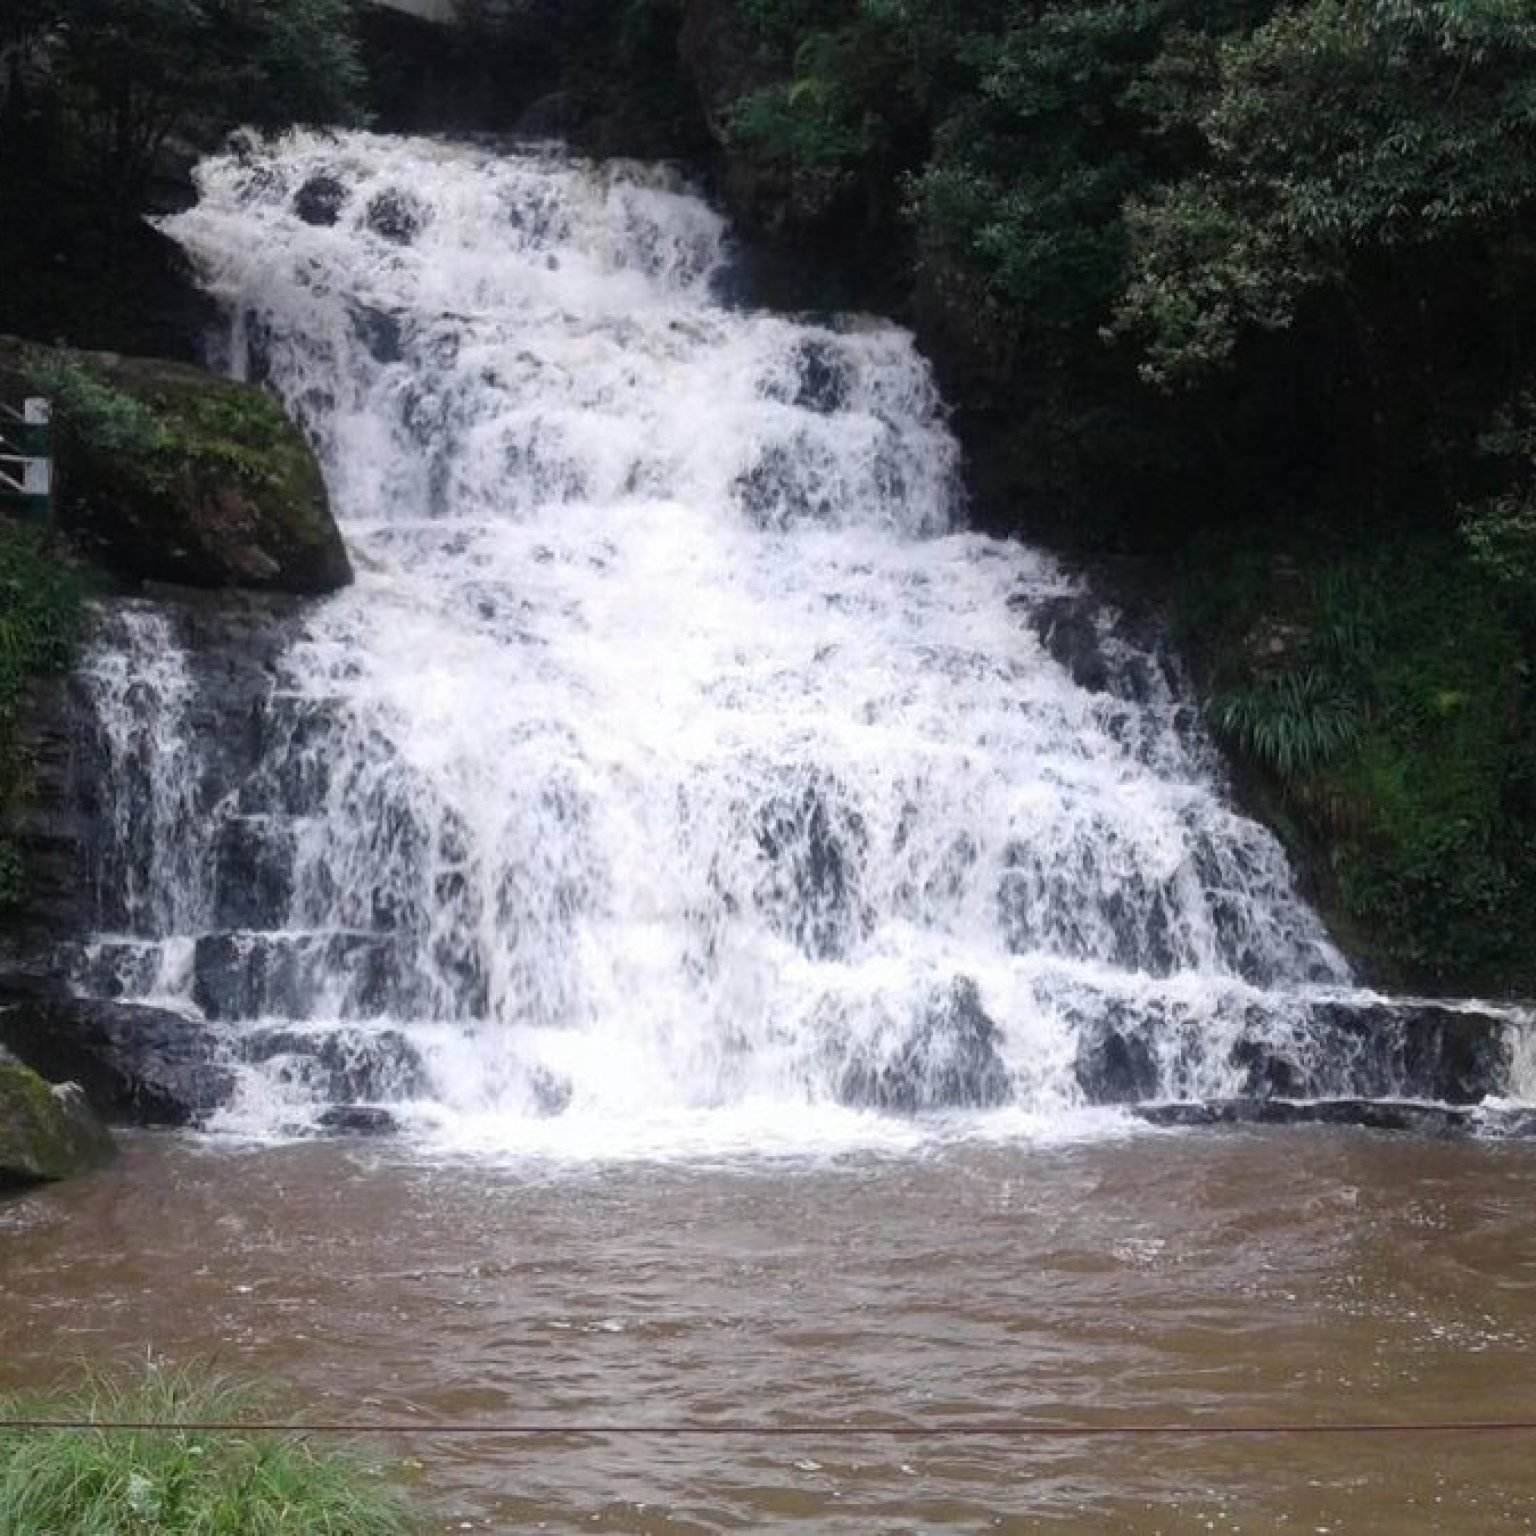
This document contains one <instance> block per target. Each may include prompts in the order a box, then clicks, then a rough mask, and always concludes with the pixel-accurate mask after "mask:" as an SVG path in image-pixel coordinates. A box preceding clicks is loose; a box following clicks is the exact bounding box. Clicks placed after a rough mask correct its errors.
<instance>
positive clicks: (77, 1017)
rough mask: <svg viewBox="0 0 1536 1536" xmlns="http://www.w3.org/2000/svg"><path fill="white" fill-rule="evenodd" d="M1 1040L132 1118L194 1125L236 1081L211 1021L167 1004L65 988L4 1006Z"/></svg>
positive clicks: (106, 1111)
mask: <svg viewBox="0 0 1536 1536" xmlns="http://www.w3.org/2000/svg"><path fill="white" fill-rule="evenodd" d="M0 1045H3V1046H4V1047H5V1048H6V1049H8V1050H9V1051H11V1052H12V1053H13V1054H14V1055H15V1056H16V1057H18V1058H19V1059H20V1060H21V1061H22V1062H24V1063H25V1064H26V1065H27V1066H29V1067H31V1068H32V1070H33V1071H34V1072H37V1073H40V1074H41V1075H42V1076H44V1077H49V1078H55V1079H66V1078H67V1079H68V1080H69V1081H71V1082H75V1083H78V1084H79V1085H80V1087H81V1088H82V1089H83V1090H84V1093H85V1096H86V1098H87V1099H89V1100H90V1103H91V1105H92V1107H93V1108H95V1109H96V1110H97V1111H98V1112H99V1113H100V1114H102V1115H103V1116H105V1117H106V1118H108V1119H110V1120H117V1121H122V1122H126V1123H128V1124H133V1125H189V1124H193V1123H196V1122H197V1121H198V1120H200V1119H201V1118H202V1117H203V1116H205V1115H207V1114H208V1113H209V1112H210V1111H212V1110H214V1109H216V1108H217V1107H218V1106H219V1105H220V1104H221V1103H223V1102H224V1100H225V1099H227V1098H228V1097H229V1094H230V1092H231V1090H232V1088H233V1087H234V1078H233V1075H232V1074H231V1073H230V1071H229V1070H228V1068H226V1067H224V1066H222V1065H221V1064H220V1063H219V1060H218V1053H217V1049H216V1047H215V1044H214V1042H213V1040H212V1039H211V1038H210V1037H209V1034H208V1031H207V1028H206V1026H204V1025H203V1024H201V1023H199V1022H198V1021H197V1020H196V1019H190V1018H187V1017H185V1016H184V1015H182V1014H179V1013H172V1012H170V1011H169V1010H168V1009H164V1008H149V1007H143V1006H140V1005H137V1004H131V1003H114V1002H103V1001H99V1000H96V999H90V998H80V997H71V996H69V995H68V994H67V993H65V992H63V991H62V990H60V991H58V992H56V993H54V994H52V995H41V996H35V997H30V998H25V999H22V1000H20V1001H16V1002H12V1003H10V1004H8V1005H6V1006H5V1007H3V1008H0Z"/></svg>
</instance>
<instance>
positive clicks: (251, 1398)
mask: <svg viewBox="0 0 1536 1536" xmlns="http://www.w3.org/2000/svg"><path fill="white" fill-rule="evenodd" d="M271 1406H272V1405H271V1404H270V1403H268V1402H266V1401H265V1400H264V1399H263V1398H262V1397H261V1396H260V1395H259V1394H256V1393H254V1392H253V1391H252V1389H250V1388H249V1387H247V1386H245V1385H242V1384H239V1383H236V1382H232V1381H230V1380H229V1379H227V1378H223V1377H220V1376H216V1375H213V1374H210V1373H206V1372H195V1371H194V1372H179V1371H172V1370H169V1369H167V1368H164V1367H159V1366H155V1365H151V1366H150V1367H149V1368H148V1369H147V1370H146V1371H145V1372H144V1373H143V1374H142V1376H140V1377H138V1378H137V1379H134V1380H131V1381H126V1382H125V1381H110V1380H105V1379H98V1380H95V1381H93V1382H91V1383H90V1384H89V1385H88V1386H87V1387H85V1388H84V1389H83V1390H81V1391H79V1392H76V1393H72V1394H69V1395H67V1396H64V1397H61V1398H59V1399H57V1400H53V1401H49V1402H44V1403H36V1402H21V1401H16V1400H7V1399H0V1413H3V1414H4V1416H5V1417H7V1418H20V1417H30V1418H69V1419H77V1418H84V1419H95V1420H114V1421H119V1422H121V1421H133V1422H145V1421H153V1422H170V1423H198V1422H201V1423H212V1422H217V1423H221V1424H239V1423H240V1422H242V1421H246V1420H250V1419H253V1418H255V1417H257V1416H258V1415H260V1414H261V1413H262V1412H263V1410H266V1409H269V1408H270V1407H271ZM279 1416H280V1415H279ZM419 1529H420V1526H419V1524H418V1523H417V1522H416V1521H415V1520H414V1519H413V1517H412V1516H411V1514H410V1512H409V1510H408V1507H407V1505H406V1503H405V1501H404V1500H403V1499H402V1497H401V1496H400V1495H399V1494H398V1493H396V1492H395V1491H394V1490H392V1489H391V1488H390V1487H389V1486H388V1485H387V1484H385V1483H384V1481H383V1480H382V1478H381V1475H380V1472H379V1470H378V1468H376V1467H374V1466H372V1465H370V1464H368V1463H367V1462H365V1461H363V1460H362V1459H360V1458H359V1457H358V1456H357V1455H355V1454H354V1453H352V1452H349V1451H346V1450H334V1449H326V1450H320V1449H317V1448H316V1447H315V1446H314V1445H313V1444H311V1443H310V1442H309V1441H307V1440H306V1439H305V1438H304V1437H303V1436H302V1434H300V1433H293V1434H281V1435H274V1434H269V1433H264V1432H260V1431H258V1430H255V1429H252V1430H249V1431H245V1430H240V1429H235V1430H233V1431H224V1432H219V1433H211V1432H210V1433H202V1432H197V1431H188V1432H186V1433H164V1432H149V1431H125V1432H117V1431H106V1430H102V1431H99V1432H94V1431H84V1432H77V1431H45V1430H38V1431H15V1432H5V1433H0V1536H38V1533H40V1532H49V1531H52V1532H59V1533H64V1532H87V1531H89V1532H97V1531H101V1532H107V1531H110V1532H112V1533H114V1536H407V1533H409V1532H411V1531H415V1530H419Z"/></svg>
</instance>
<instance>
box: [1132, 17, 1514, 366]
mask: <svg viewBox="0 0 1536 1536" xmlns="http://www.w3.org/2000/svg"><path fill="white" fill-rule="evenodd" d="M1147 99H1148V100H1149V101H1151V102H1152V103H1153V105H1154V107H1155V108H1156V109H1157V110H1158V112H1159V114H1160V118H1161V126H1162V128H1163V129H1164V131H1167V132H1181V133H1184V134H1187V135H1191V136H1193V138H1194V140H1195V141H1196V142H1197V143H1198V145H1199V147H1200V149H1201V151H1202V152H1201V154H1200V155H1199V158H1198V159H1197V160H1196V161H1195V163H1194V164H1193V165H1192V166H1190V167H1189V169H1188V171H1187V173H1186V174H1184V175H1183V176H1181V177H1180V178H1178V179H1177V180H1174V181H1172V182H1171V183H1170V184H1168V185H1166V186H1164V187H1161V188H1159V189H1157V190H1156V191H1154V192H1152V193H1151V194H1150V195H1143V196H1142V197H1141V198H1139V199H1138V200H1137V201H1136V202H1135V204H1134V205H1133V207H1132V209H1131V213H1130V221H1131V233H1132V238H1133V243H1134V249H1135V257H1134V264H1133V271H1132V275H1131V281H1130V284H1129V286H1128V289H1127V292H1126V294H1125V296H1124V299H1123V300H1122V302H1121V304H1120V308H1119V321H1120V325H1121V327H1122V328H1123V329H1125V330H1128V331H1131V332H1133V333H1135V334H1136V335H1138V336H1139V337H1140V338H1141V339H1142V340H1143V341H1144V343H1145V347H1146V354H1145V363H1144V366H1143V372H1144V375H1145V376H1146V377H1147V378H1148V379H1149V380H1151V381H1153V382H1156V383H1158V384H1160V385H1164V386H1175V385H1178V384H1181V383H1187V382H1190V381H1192V380H1194V379H1195V378H1197V377H1199V376H1200V375H1202V374H1205V373H1208V372H1209V371H1211V370H1213V369H1220V368H1223V367H1225V366H1227V365H1228V364H1229V363H1230V362H1231V360H1232V357H1233V353H1234V350H1235V348H1236V346H1237V344H1238V341H1239V340H1240V338H1241V337H1242V335H1243V333H1244V332H1245V330H1247V329H1249V328H1254V327H1257V328H1260V329H1278V328H1283V327H1285V326H1287V325H1289V324H1291V322H1292V321H1293V320H1294V318H1295V315H1296V313H1297V307H1298V304H1300V303H1301V302H1302V301H1303V299H1304V298H1305V297H1306V296H1307V295H1309V294H1315V293H1318V292H1320V291H1327V292H1329V293H1331V294H1332V295H1333V296H1335V297H1336V298H1337V299H1338V300H1339V301H1340V302H1341V304H1342V305H1343V307H1344V308H1345V309H1346V311H1347V312H1348V314H1349V315H1350V317H1351V323H1352V324H1353V326H1354V327H1355V330H1356V340H1357V343H1358V344H1359V345H1360V347H1361V349H1362V351H1363V353H1364V354H1365V363H1366V367H1367V370H1368V371H1369V372H1373V373H1375V372H1379V368H1378V367H1377V361H1378V360H1377V359H1376V358H1375V357H1374V356H1373V353H1374V350H1375V345H1376V341H1377V336H1376V335H1375V334H1373V333H1375V332H1380V331H1381V330H1383V329H1384V326H1383V325H1381V324H1380V323H1378V317H1380V316H1381V315H1382V314H1383V306H1384V303H1391V304H1392V305H1394V307H1397V308H1406V307H1409V306H1419V305H1426V304H1433V303H1434V302H1436V300H1437V297H1438V295H1437V288H1438V286H1439V285H1440V284H1441V283H1442V281H1443V280H1444V279H1445V278H1446V276H1447V275H1448V270H1447V269H1448V266H1449V263H1450V261H1451V260H1452V259H1454V258H1455V257H1456V256H1458V255H1459V254H1460V253H1461V252H1463V251H1465V249H1466V248H1467V246H1468V245H1469V244H1470V243H1472V242H1476V243H1479V244H1482V245H1484V246H1486V245H1487V244H1488V243H1489V242H1497V241H1500V240H1502V239H1505V238H1507V237H1509V236H1511V235H1513V234H1514V233H1515V232H1516V231H1517V230H1518V228H1519V225H1520V223H1521V221H1522V220H1523V219H1525V218H1527V217H1529V215H1530V213H1531V212H1532V210H1533V209H1536V12H1533V11H1532V9H1531V6H1530V4H1529V0H1311V3H1309V4H1304V5H1296V6H1287V7H1284V8H1282V9H1280V10H1278V11H1277V12H1276V13H1275V15H1273V16H1272V17H1271V18H1270V19H1269V20H1268V21H1267V22H1266V23H1264V24H1263V25H1262V26H1260V27H1258V28H1256V29H1255V30H1254V31H1253V32H1252V33H1250V34H1248V35H1246V36H1241V35H1240V36H1237V37H1234V38H1231V39H1228V40H1226V41H1225V42H1222V43H1220V44H1218V45H1215V46H1213V47H1208V48H1203V49H1202V48H1197V47H1193V46H1185V47H1182V48H1179V49H1175V50H1172V51H1171V52H1170V54H1169V55H1168V56H1167V57H1165V58H1164V60H1162V61H1161V62H1160V66H1159V68H1158V70H1157V71H1155V72H1154V76H1153V79H1152V81H1151V83H1150V85H1149V89H1148V92H1147ZM1485 298H1486V296H1485ZM1377 382H1378V383H1379V382H1380V381H1379V380H1378V381H1377Z"/></svg>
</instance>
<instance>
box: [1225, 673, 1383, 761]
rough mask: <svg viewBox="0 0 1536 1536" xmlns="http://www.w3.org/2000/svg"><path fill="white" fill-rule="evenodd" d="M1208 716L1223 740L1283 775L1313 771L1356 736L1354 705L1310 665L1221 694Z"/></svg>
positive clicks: (1357, 723)
mask: <svg viewBox="0 0 1536 1536" xmlns="http://www.w3.org/2000/svg"><path fill="white" fill-rule="evenodd" d="M1211 718H1212V720H1213V721H1214V722H1215V725H1216V729H1217V730H1218V731H1219V732H1220V733H1221V734H1222V735H1223V736H1224V737H1226V739H1227V740H1228V741H1230V742H1232V743H1233V744H1234V745H1236V746H1237V747H1238V748H1240V749H1241V750H1242V751H1243V752H1245V753H1247V754H1248V756H1249V757H1251V758H1254V759H1256V760H1257V761H1259V762H1261V763H1263V764H1264V765H1265V766H1266V767H1269V768H1271V769H1273V770H1274V771H1275V772H1276V773H1278V774H1279V775H1280V777H1281V778H1282V779H1286V780H1290V779H1296V778H1299V777H1301V776H1302V775H1304V774H1308V773H1312V772H1315V771H1316V770H1317V769H1318V768H1321V767H1322V766H1323V765H1324V764H1326V763H1329V762H1331V761H1333V759H1335V758H1337V757H1339V756H1341V755H1342V754H1344V753H1346V752H1350V751H1353V750H1354V748H1355V747H1356V746H1358V745H1359V742H1360V734H1361V719H1360V711H1359V708H1358V706H1357V705H1356V704H1355V702H1354V700H1353V699H1351V698H1349V697H1348V696H1347V695H1345V694H1343V693H1341V692H1340V691H1339V690H1338V689H1337V688H1336V687H1335V686H1334V684H1333V682H1332V680H1331V679H1329V678H1328V677H1326V676H1325V675H1324V674H1323V673H1321V672H1319V671H1316V670H1312V669H1308V670H1306V671H1302V672H1288V673H1286V674H1285V675H1284V676H1282V677H1279V678H1276V679H1274V680H1273V681H1271V682H1266V683H1261V684H1259V685H1257V686H1255V687H1252V688H1245V689H1241V690H1239V691H1236V692H1232V693H1226V694H1223V695H1222V696H1221V697H1220V698H1218V699H1216V700H1215V701H1214V702H1213V704H1212V706H1211Z"/></svg>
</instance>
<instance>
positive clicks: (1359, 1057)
mask: <svg viewBox="0 0 1536 1536" xmlns="http://www.w3.org/2000/svg"><path fill="white" fill-rule="evenodd" d="M1508 1030H1509V1025H1508V1022H1507V1020H1504V1019H1501V1018H1500V1017H1498V1016H1497V1015H1496V1014H1491V1013H1480V1012H1478V1011H1476V1010H1475V1009H1463V1008H1453V1007H1447V1006H1445V1005H1444V1004H1438V1003H1428V1002H1412V1001H1408V1002H1387V1001H1380V1000H1360V1001H1357V1000H1353V999H1348V998H1341V999H1332V1000H1328V1001H1324V1002H1319V1003H1314V1004H1313V1005H1312V1007H1311V1010H1310V1017H1309V1020H1308V1024H1307V1032H1306V1039H1305V1042H1304V1045H1305V1049H1304V1050H1302V1051H1301V1052H1300V1053H1299V1054H1298V1053H1296V1048H1295V1046H1294V1044H1291V1043H1281V1044H1280V1045H1278V1046H1277V1045H1276V1044H1275V1043H1274V1042H1272V1041H1271V1040H1269V1039H1267V1038H1265V1037H1264V1036H1263V1035H1262V1034H1257V1033H1256V1034H1255V1035H1253V1036H1250V1037H1249V1038H1247V1039H1245V1040H1244V1041H1243V1042H1242V1043H1241V1045H1240V1046H1239V1047H1238V1053H1235V1055H1234V1061H1235V1064H1237V1065H1239V1066H1241V1067H1242V1068H1243V1070H1244V1075H1245V1082H1244V1086H1243V1091H1244V1093H1245V1094H1253V1095H1265V1094H1271V1095H1294V1096H1298V1097H1304V1098H1314V1097H1321V1096H1339V1097H1354V1096H1358V1097H1361V1098H1410V1099H1429V1100H1434V1101H1436V1102H1439V1103H1444V1104H1476V1103H1478V1102H1479V1101H1480V1100H1482V1099H1483V1098H1485V1097H1486V1096H1488V1095H1489V1094H1497V1093H1500V1092H1502V1091H1503V1089H1504V1087H1505V1086H1506V1084H1507V1081H1508V1076H1509V1050H1510V1047H1509V1037H1508Z"/></svg>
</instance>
